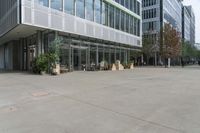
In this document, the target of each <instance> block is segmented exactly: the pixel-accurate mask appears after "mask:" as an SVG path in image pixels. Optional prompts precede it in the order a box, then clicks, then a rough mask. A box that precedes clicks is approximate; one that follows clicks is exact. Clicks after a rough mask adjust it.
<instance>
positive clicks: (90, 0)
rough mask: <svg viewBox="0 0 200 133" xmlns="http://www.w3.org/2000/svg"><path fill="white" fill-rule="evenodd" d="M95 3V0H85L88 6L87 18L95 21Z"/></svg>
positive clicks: (86, 6)
mask: <svg viewBox="0 0 200 133" xmlns="http://www.w3.org/2000/svg"><path fill="white" fill-rule="evenodd" d="M93 5H94V3H93V0H85V8H86V14H85V17H86V19H87V20H91V21H93V19H94V10H93Z"/></svg>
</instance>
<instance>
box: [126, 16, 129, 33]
mask: <svg viewBox="0 0 200 133" xmlns="http://www.w3.org/2000/svg"><path fill="white" fill-rule="evenodd" d="M126 32H128V33H129V15H128V14H126Z"/></svg>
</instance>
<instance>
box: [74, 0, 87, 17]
mask: <svg viewBox="0 0 200 133" xmlns="http://www.w3.org/2000/svg"><path fill="white" fill-rule="evenodd" d="M76 16H78V17H80V18H85V10H84V0H77V1H76Z"/></svg>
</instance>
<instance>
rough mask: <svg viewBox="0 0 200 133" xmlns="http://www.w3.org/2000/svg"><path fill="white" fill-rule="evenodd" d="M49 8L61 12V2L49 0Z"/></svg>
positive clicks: (60, 0) (59, 0)
mask: <svg viewBox="0 0 200 133" xmlns="http://www.w3.org/2000/svg"><path fill="white" fill-rule="evenodd" d="M51 8H53V9H56V10H59V11H62V0H51Z"/></svg>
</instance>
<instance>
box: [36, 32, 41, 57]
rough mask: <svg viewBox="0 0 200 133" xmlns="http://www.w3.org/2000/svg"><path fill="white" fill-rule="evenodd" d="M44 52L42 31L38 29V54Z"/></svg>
mask: <svg viewBox="0 0 200 133" xmlns="http://www.w3.org/2000/svg"><path fill="white" fill-rule="evenodd" d="M41 53H42V32H41V31H37V46H36V56H39V55H40V54H41Z"/></svg>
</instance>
